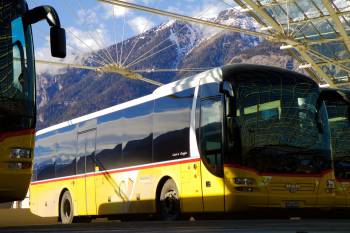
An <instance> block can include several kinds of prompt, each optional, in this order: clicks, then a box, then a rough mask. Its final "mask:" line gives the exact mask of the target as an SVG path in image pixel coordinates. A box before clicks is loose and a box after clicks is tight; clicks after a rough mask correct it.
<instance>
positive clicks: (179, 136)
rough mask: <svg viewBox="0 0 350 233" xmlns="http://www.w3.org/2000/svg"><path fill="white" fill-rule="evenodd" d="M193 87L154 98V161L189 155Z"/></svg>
mask: <svg viewBox="0 0 350 233" xmlns="http://www.w3.org/2000/svg"><path fill="white" fill-rule="evenodd" d="M193 93H194V89H193V88H192V89H188V90H184V91H181V92H179V93H175V94H172V95H169V96H165V97H162V98H159V99H156V100H155V110H154V120H153V124H154V136H153V140H154V141H153V148H154V152H153V153H154V154H153V156H154V158H153V159H154V161H155V162H158V161H165V160H172V159H177V158H183V157H188V156H189V125H190V118H191V116H190V115H191V114H190V112H191V107H192V101H193Z"/></svg>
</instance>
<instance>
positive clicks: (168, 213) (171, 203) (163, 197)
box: [158, 179, 181, 221]
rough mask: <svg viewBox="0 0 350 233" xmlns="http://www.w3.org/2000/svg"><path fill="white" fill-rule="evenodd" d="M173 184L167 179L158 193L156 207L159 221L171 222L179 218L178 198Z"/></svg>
mask: <svg viewBox="0 0 350 233" xmlns="http://www.w3.org/2000/svg"><path fill="white" fill-rule="evenodd" d="M178 193H179V192H178V190H177V187H176V184H175V182H174V181H173V180H172V179H168V180H167V181H166V182H165V183H164V185H163V187H162V190H161V192H160V195H159V200H158V206H159V217H160V219H161V220H166V221H172V220H176V219H178V218H179V217H180V213H181V210H180V198H179V194H178Z"/></svg>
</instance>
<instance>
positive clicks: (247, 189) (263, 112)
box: [224, 67, 334, 211]
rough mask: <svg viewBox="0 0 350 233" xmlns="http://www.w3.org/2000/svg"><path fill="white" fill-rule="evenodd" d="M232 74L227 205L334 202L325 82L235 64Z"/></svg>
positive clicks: (227, 102)
mask: <svg viewBox="0 0 350 233" xmlns="http://www.w3.org/2000/svg"><path fill="white" fill-rule="evenodd" d="M224 72H225V69H224ZM224 80H227V81H228V82H229V84H231V85H232V89H233V95H231V96H230V95H226V97H225V106H226V111H225V120H226V121H225V122H224V125H225V124H226V132H224V134H225V135H226V138H224V142H225V143H224V145H225V152H224V153H225V156H224V164H225V166H224V178H225V182H226V186H225V188H226V190H227V192H226V199H227V201H226V202H225V204H226V203H230V204H228V206H227V207H226V210H229V209H230V208H231V209H232V210H233V211H234V210H236V209H247V208H248V209H249V207H269V208H322V207H330V206H331V203H332V199H333V198H334V177H333V173H332V165H331V164H332V163H331V151H330V141H329V127H328V121H327V114H326V109H325V106H324V103H323V102H322V101H321V100H320V98H319V96H320V94H319V88H318V86H317V84H316V83H315V82H314V81H312V80H311V79H309V78H307V77H305V76H302V75H300V74H297V73H294V72H290V71H284V70H281V69H275V68H266V67H265V69H264V68H259V67H251V69H249V70H248V69H246V68H244V67H242V68H241V69H238V70H236V71H227V73H226V74H225V73H224ZM228 96H229V97H228Z"/></svg>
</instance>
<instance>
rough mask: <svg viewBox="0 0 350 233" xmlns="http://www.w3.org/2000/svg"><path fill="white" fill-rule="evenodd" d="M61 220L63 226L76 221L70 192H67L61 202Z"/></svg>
mask: <svg viewBox="0 0 350 233" xmlns="http://www.w3.org/2000/svg"><path fill="white" fill-rule="evenodd" d="M60 218H61V222H62V223H63V224H71V223H72V222H73V219H74V209H73V201H72V197H71V195H70V193H69V191H65V192H64V193H63V195H62V198H61V202H60Z"/></svg>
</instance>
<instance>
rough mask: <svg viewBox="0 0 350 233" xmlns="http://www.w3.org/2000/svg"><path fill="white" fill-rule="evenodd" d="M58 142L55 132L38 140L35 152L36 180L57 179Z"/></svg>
mask: <svg viewBox="0 0 350 233" xmlns="http://www.w3.org/2000/svg"><path fill="white" fill-rule="evenodd" d="M56 140H57V137H56V135H55V132H50V133H48V134H44V135H40V136H38V137H37V138H36V146H35V150H34V155H35V160H34V172H35V175H34V176H33V178H34V180H44V179H51V178H54V177H55V160H56V145H57V143H56Z"/></svg>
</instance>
